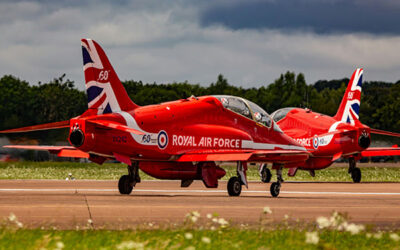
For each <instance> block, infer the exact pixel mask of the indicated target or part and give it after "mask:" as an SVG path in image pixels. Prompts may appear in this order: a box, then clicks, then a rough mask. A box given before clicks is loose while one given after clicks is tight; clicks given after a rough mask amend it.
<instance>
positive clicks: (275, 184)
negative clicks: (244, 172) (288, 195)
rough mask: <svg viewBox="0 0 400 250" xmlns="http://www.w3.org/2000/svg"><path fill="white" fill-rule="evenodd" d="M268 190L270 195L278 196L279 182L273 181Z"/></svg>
mask: <svg viewBox="0 0 400 250" xmlns="http://www.w3.org/2000/svg"><path fill="white" fill-rule="evenodd" d="M269 190H270V192H271V195H272V197H278V195H279V192H280V191H281V184H280V183H279V182H273V183H272V184H271V187H270V188H269Z"/></svg>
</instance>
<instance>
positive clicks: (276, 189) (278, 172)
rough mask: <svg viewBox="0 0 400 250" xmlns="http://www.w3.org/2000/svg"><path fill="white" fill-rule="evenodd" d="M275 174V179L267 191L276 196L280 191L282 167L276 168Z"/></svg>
mask: <svg viewBox="0 0 400 250" xmlns="http://www.w3.org/2000/svg"><path fill="white" fill-rule="evenodd" d="M276 176H277V181H276V182H273V183H272V184H271V186H270V188H269V191H270V192H271V195H272V197H278V195H279V193H280V191H281V183H282V182H283V178H282V167H279V168H277V169H276Z"/></svg>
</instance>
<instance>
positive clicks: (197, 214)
mask: <svg viewBox="0 0 400 250" xmlns="http://www.w3.org/2000/svg"><path fill="white" fill-rule="evenodd" d="M192 215H193V216H195V217H200V213H199V212H197V211H193V212H192Z"/></svg>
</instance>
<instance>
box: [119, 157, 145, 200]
mask: <svg viewBox="0 0 400 250" xmlns="http://www.w3.org/2000/svg"><path fill="white" fill-rule="evenodd" d="M139 182H140V176H139V163H138V162H133V163H132V165H130V166H129V165H128V175H123V176H121V178H120V179H119V181H118V190H119V193H120V194H130V193H131V192H132V189H133V187H134V186H135V185H136V183H139Z"/></svg>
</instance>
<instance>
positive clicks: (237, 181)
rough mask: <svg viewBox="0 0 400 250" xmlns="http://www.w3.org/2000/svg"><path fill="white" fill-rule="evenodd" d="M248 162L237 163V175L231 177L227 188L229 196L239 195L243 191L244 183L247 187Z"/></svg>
mask: <svg viewBox="0 0 400 250" xmlns="http://www.w3.org/2000/svg"><path fill="white" fill-rule="evenodd" d="M246 171H247V164H246V163H242V162H238V163H237V176H233V177H231V178H230V179H229V181H228V185H227V189H228V194H229V196H239V195H240V193H241V192H242V185H245V186H246V187H247V177H246Z"/></svg>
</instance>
